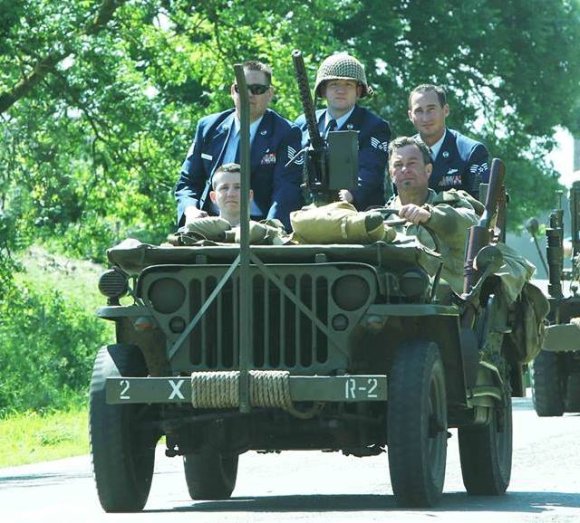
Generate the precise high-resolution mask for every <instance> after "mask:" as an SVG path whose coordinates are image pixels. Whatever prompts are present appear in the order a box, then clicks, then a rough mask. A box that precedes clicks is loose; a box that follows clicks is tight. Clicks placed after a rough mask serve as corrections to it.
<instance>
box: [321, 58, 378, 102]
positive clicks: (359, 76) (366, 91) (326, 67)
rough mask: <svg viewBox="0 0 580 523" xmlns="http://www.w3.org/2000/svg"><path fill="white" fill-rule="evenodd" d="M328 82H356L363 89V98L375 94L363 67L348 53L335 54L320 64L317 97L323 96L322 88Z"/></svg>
mask: <svg viewBox="0 0 580 523" xmlns="http://www.w3.org/2000/svg"><path fill="white" fill-rule="evenodd" d="M328 80H356V81H357V82H358V83H359V84H360V85H362V88H363V90H362V94H361V96H360V97H361V98H364V97H365V96H367V95H369V96H370V95H372V94H373V90H372V88H371V87H370V86H369V85H368V84H367V77H366V75H365V69H364V67H363V65H362V64H361V63H360V62H359V61H358V60H357V59H356V58H354V57H353V56H350V55H349V54H347V53H339V54H333V55H331V56H329V57H328V58H327V59H326V60H324V62H322V64H320V67H319V68H318V72H317V73H316V83H315V84H314V93H315V94H316V95H317V96H322V94H321V92H320V87H321V86H322V84H323V83H324V82H326V81H328Z"/></svg>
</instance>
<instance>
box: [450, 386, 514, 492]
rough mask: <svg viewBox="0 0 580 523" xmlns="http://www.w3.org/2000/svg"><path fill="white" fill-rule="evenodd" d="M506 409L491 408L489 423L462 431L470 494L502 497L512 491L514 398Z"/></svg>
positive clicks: (464, 473)
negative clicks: (510, 485) (508, 490)
mask: <svg viewBox="0 0 580 523" xmlns="http://www.w3.org/2000/svg"><path fill="white" fill-rule="evenodd" d="M505 394H506V397H505V398H504V402H503V409H501V410H498V409H496V408H492V409H491V414H490V417H491V419H490V420H489V423H488V424H487V425H476V426H472V427H461V428H459V430H458V432H459V456H460V458H461V475H462V476H463V484H464V485H465V489H466V490H467V492H468V494H472V495H481V496H499V495H501V494H504V493H505V491H506V490H507V488H508V485H509V483H510V479H511V471H512V443H513V442H512V437H513V431H512V399H511V396H508V395H507V393H505Z"/></svg>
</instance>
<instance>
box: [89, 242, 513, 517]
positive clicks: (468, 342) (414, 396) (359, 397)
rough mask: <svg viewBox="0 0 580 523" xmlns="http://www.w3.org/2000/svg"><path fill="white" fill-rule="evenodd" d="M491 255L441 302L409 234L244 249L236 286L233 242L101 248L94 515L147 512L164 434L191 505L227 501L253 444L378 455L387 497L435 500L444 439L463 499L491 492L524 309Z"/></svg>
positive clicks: (507, 451)
mask: <svg viewBox="0 0 580 523" xmlns="http://www.w3.org/2000/svg"><path fill="white" fill-rule="evenodd" d="M488 249H491V252H490V251H489V250H488V251H486V249H483V250H482V251H481V252H480V254H479V256H478V258H477V259H476V262H477V264H478V268H479V269H480V271H483V274H482V277H481V279H479V280H478V283H477V284H476V286H475V287H474V289H472V291H471V293H470V294H469V293H468V294H467V295H465V296H463V297H459V296H456V295H455V296H452V299H449V297H450V294H449V292H440V291H441V288H444V285H443V284H442V283H441V282H440V281H439V279H438V273H439V269H440V264H441V259H440V258H439V257H438V255H437V254H436V253H434V252H432V251H429V250H427V249H425V248H424V247H422V246H421V245H420V244H417V243H416V242H414V241H409V242H406V243H396V242H395V243H393V244H386V243H383V242H377V243H375V244H372V245H288V246H251V247H250V256H251V263H250V264H249V265H248V267H246V270H247V274H246V275H245V276H246V277H247V278H249V282H250V285H249V287H248V288H249V292H247V290H246V292H245V293H244V289H243V283H244V282H243V281H242V280H243V278H244V274H243V267H241V266H240V262H239V259H240V247H239V246H237V245H219V246H199V247H196V246H192V247H171V246H169V247H154V246H151V245H146V244H139V243H131V242H129V243H124V244H121V245H120V246H118V247H116V248H113V249H111V250H110V251H109V252H108V256H109V260H110V262H111V265H112V268H111V269H110V270H108V271H107V272H105V273H104V274H103V275H102V277H101V279H100V281H99V288H100V289H101V291H102V292H103V294H105V295H106V296H107V297H108V304H107V305H106V306H104V307H102V308H100V309H99V311H98V315H99V316H100V317H101V318H104V319H107V320H112V321H114V322H115V326H116V342H115V344H113V345H109V346H107V347H103V348H102V349H101V350H100V351H99V353H98V355H97V358H96V362H95V367H94V373H93V377H92V381H91V393H90V428H91V449H92V455H93V463H94V473H95V478H96V484H97V489H98V493H99V498H100V501H101V504H102V506H103V508H104V509H105V510H106V511H111V512H115V511H137V510H141V509H142V508H143V506H144V505H145V503H146V501H147V496H148V493H149V488H150V485H151V481H152V475H153V463H154V456H155V447H156V445H157V442H158V440H159V438H160V437H161V436H162V435H164V436H165V444H166V454H167V456H172V457H173V456H182V457H183V463H184V470H185V479H186V481H187V486H188V489H189V493H190V495H191V497H192V498H193V499H225V498H228V497H229V496H230V495H231V494H232V491H233V489H234V486H235V482H236V473H237V464H238V456H239V455H240V454H242V453H243V452H246V451H248V450H259V451H282V450H315V449H319V450H326V451H340V452H342V453H344V454H347V455H355V456H373V455H376V454H379V453H381V452H384V451H385V450H386V449H388V455H389V468H390V475H391V483H392V487H393V491H394V493H395V496H396V498H397V501H398V502H399V503H400V504H401V505H403V506H431V505H433V504H435V503H436V502H437V501H438V499H439V497H440V495H441V492H442V489H443V482H444V476H445V463H446V452H447V438H448V436H449V433H448V430H449V429H450V428H458V432H459V448H460V454H461V468H462V473H463V479H464V483H465V487H466V489H467V491H468V492H469V493H471V494H484V495H496V494H502V493H503V492H504V491H505V490H506V488H507V486H508V484H509V480H510V472H511V454H512V413H511V396H522V395H524V390H525V389H524V387H523V380H522V376H521V371H522V368H521V364H520V363H519V361H518V357H517V355H516V354H517V348H515V346H514V344H515V343H517V342H516V341H515V339H514V338H513V337H512V336H511V333H512V332H515V331H516V330H517V328H516V327H517V326H516V325H514V324H513V322H514V321H516V319H517V318H518V314H517V313H514V307H515V308H516V309H517V303H516V304H515V305H512V306H510V307H508V306H507V305H506V301H505V300H504V299H503V298H502V289H501V282H500V278H498V277H497V276H494V275H493V270H494V266H495V268H497V264H498V259H497V258H498V252H494V249H495V248H494V247H491V248H488ZM499 258H501V256H499ZM447 290H448V289H447ZM244 294H245V295H244ZM123 295H128V296H129V297H130V303H128V304H121V302H120V298H121V297H122V296H123ZM124 300H125V301H126V300H127V298H124ZM244 312H245V313H246V315H245V317H244ZM244 326H245V327H246V329H244Z"/></svg>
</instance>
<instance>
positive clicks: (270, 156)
mask: <svg viewBox="0 0 580 523" xmlns="http://www.w3.org/2000/svg"><path fill="white" fill-rule="evenodd" d="M273 163H276V153H266V154H265V155H264V156H262V160H261V161H260V165H272V164H273Z"/></svg>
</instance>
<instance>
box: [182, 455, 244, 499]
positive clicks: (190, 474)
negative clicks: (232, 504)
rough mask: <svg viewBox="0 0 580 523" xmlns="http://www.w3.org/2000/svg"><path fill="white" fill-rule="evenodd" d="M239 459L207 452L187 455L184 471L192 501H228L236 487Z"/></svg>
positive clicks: (184, 458)
mask: <svg viewBox="0 0 580 523" xmlns="http://www.w3.org/2000/svg"><path fill="white" fill-rule="evenodd" d="M238 459H239V456H223V455H222V454H219V453H218V452H215V451H207V450H206V451H203V452H200V453H192V454H186V455H185V456H184V457H183V469H184V471H185V481H186V482H187V489H188V491H189V495H190V496H191V499H228V498H229V497H230V496H231V495H232V492H233V491H234V487H235V486H236V479H237V476H238Z"/></svg>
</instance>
